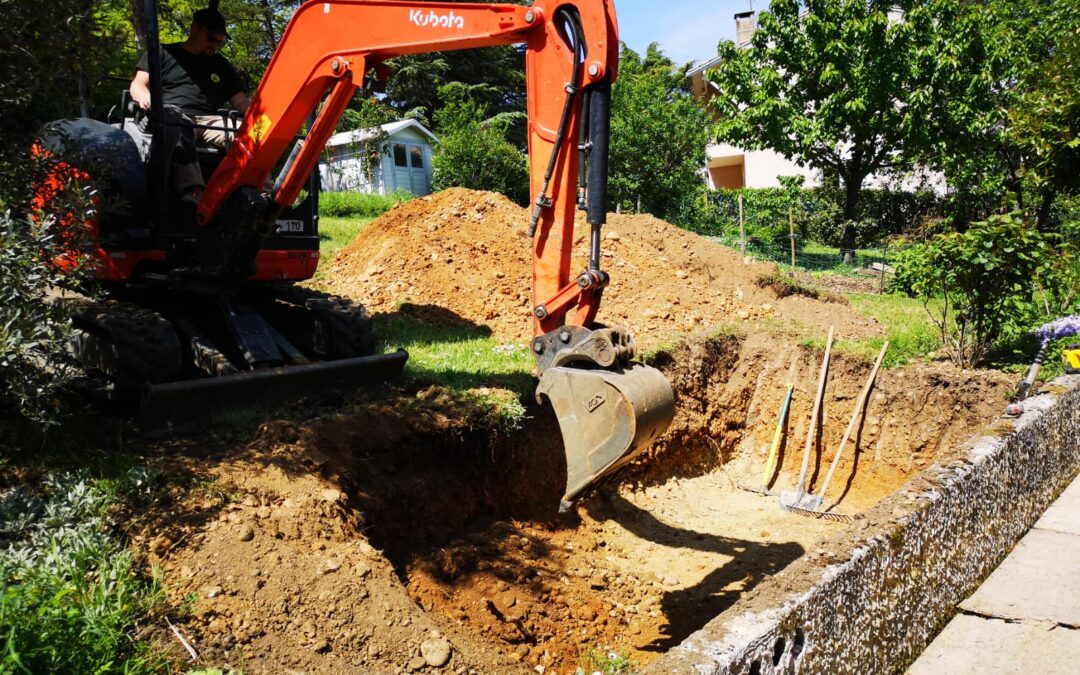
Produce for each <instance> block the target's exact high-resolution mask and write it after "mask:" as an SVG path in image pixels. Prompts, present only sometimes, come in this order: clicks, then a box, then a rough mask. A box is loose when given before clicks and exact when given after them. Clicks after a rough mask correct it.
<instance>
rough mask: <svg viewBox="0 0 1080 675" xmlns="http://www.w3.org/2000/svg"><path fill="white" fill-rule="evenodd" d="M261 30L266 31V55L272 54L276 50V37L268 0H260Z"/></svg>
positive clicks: (272, 11)
mask: <svg viewBox="0 0 1080 675" xmlns="http://www.w3.org/2000/svg"><path fill="white" fill-rule="evenodd" d="M262 14H263V30H265V31H266V47H267V53H269V54H273V53H274V50H275V49H277V43H278V40H277V35H276V33H275V31H274V10H273V8H271V7H270V0H262Z"/></svg>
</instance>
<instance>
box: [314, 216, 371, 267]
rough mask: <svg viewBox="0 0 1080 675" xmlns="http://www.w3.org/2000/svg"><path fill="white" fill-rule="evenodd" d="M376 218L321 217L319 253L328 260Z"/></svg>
mask: <svg viewBox="0 0 1080 675" xmlns="http://www.w3.org/2000/svg"><path fill="white" fill-rule="evenodd" d="M373 220H375V217H374V216H372V217H368V218H359V217H349V218H338V217H329V216H321V217H320V218H319V251H320V252H321V253H322V256H323V257H325V258H326V259H327V260H329V259H330V256H331V255H332V254H333V253H334V252H335V251H337V250H338V249H339V248H342V247H344V246H345V245H346V244H348V243H349V242H350V241H352V240H353V239H355V238H356V235H358V234H360V231H361V230H363V229H364V228H365V227H367V225H368V223H370V222H371V221H373Z"/></svg>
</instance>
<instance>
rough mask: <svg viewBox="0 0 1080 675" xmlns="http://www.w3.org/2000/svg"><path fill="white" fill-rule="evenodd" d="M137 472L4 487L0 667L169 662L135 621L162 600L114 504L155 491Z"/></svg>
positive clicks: (147, 667) (58, 477)
mask: <svg viewBox="0 0 1080 675" xmlns="http://www.w3.org/2000/svg"><path fill="white" fill-rule="evenodd" d="M152 482H153V480H152V477H151V476H149V475H148V473H147V472H146V471H145V470H140V469H132V470H129V471H128V472H126V473H125V474H124V475H123V476H121V477H119V478H115V479H111V480H110V479H100V478H98V479H94V478H91V477H89V476H88V475H87V474H85V473H50V474H47V475H46V476H45V478H44V479H43V480H42V481H41V483H40V485H39V486H38V487H36V488H31V487H28V485H27V483H26V482H25V481H20V482H19V483H18V484H17V485H16V486H15V487H12V488H8V489H6V490H3V491H0V577H2V578H3V581H4V588H3V591H2V594H0V640H3V653H2V655H0V673H16V672H19V673H59V672H64V673H101V672H124V673H155V672H166V671H167V670H168V669H169V665H168V662H167V661H166V660H165V659H164V658H163V657H160V656H155V655H154V654H152V653H151V652H150V649H149V647H148V646H147V645H146V644H144V643H139V642H137V640H136V636H135V633H134V624H135V621H136V620H137V619H140V618H142V617H143V616H145V615H147V614H149V613H151V612H152V611H154V610H155V608H157V607H158V606H160V605H161V603H163V602H164V594H163V592H162V590H161V588H160V586H159V585H158V583H157V581H156V580H147V579H145V578H143V577H141V576H140V575H139V574H138V572H137V570H136V567H135V562H134V560H133V558H132V556H131V553H130V552H129V551H128V550H127V549H126V548H125V547H124V546H123V544H122V543H121V541H120V540H119V538H118V537H117V536H116V535H115V533H114V531H113V528H112V524H111V523H110V522H109V519H108V515H107V512H108V508H109V506H110V505H111V504H112V503H113V501H114V500H115V499H116V498H117V497H118V496H120V495H121V494H124V493H127V492H129V491H133V490H147V489H150V487H149V486H150V485H151V484H152Z"/></svg>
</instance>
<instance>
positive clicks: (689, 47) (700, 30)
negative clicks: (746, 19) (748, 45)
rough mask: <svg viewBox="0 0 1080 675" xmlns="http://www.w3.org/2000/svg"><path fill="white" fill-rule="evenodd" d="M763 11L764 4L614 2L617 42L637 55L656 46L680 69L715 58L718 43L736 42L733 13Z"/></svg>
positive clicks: (739, 0)
mask: <svg viewBox="0 0 1080 675" xmlns="http://www.w3.org/2000/svg"><path fill="white" fill-rule="evenodd" d="M766 7H768V1H767V0H615V14H616V15H617V16H618V19H619V39H620V40H622V41H623V42H625V43H626V44H628V45H629V46H630V48H631V49H633V50H634V51H636V52H638V53H644V52H645V48H646V47H648V46H649V43H650V42H659V43H660V48H661V49H662V50H663V52H664V53H665V54H667V55H668V57H669V58H671V60H672V61H674V62H675V63H677V64H679V65H682V64H683V63H685V62H686V61H703V60H705V59H707V58H709V57H711V56H714V55H715V54H716V43H717V42H719V41H720V40H722V39H724V38H727V39H729V40H733V39H735V19H734V16H735V14H736V13H738V12H746V11H749V10H751V9H755V10H761V9H764V8H766Z"/></svg>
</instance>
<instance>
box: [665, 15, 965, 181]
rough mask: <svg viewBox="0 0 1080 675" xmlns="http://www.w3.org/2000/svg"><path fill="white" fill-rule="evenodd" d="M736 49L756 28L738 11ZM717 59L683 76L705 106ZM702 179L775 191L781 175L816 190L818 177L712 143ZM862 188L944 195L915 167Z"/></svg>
mask: <svg viewBox="0 0 1080 675" xmlns="http://www.w3.org/2000/svg"><path fill="white" fill-rule="evenodd" d="M890 17H891V18H892V20H894V21H899V20H900V13H899V11H898V10H896V11H894V12H893V13H891V14H890ZM735 29H736V46H737V47H739V48H748V47H749V46H750V38H751V37H753V35H754V31H755V30H756V29H757V15H756V13H755V12H741V13H739V14H736V15H735ZM720 60H721V59H720V57H713V58H711V59H709V60H707V61H704V62H702V63H699V64H697V65H696V66H695V67H694V68H692V69H691V70H689V71H688V72H687V74H686V77H687V81H688V83H689V85H690V88H691V90H692V91H693V93H694V96H696V97H697V98H698V99H699V100H701V101H702V102H704V103H708V102H709V100H710V99H711V98H712V97H713V96H714V95H715V94H716V85H715V84H713V83H712V82H710V81H709V80H708V79H707V78H706V77H705V73H706V71H708V70H711V69H713V68H715V67H716V66H718V65H719V64H720ZM703 174H704V178H705V182H706V184H707V185H708V186H709V188H711V189H713V190H716V189H739V188H778V187H783V186H782V185H781V184H780V178H781V177H782V176H802V177H803V179H804V180H803V186H804V187H819V186H820V185H821V174H820V172H819V171H817V170H815V169H812V168H810V167H805V166H802V165H800V164H798V163H797V162H795V161H793V160H790V159H788V158H786V157H784V156H783V155H782V154H780V153H779V152H776V151H774V150H768V149H765V150H748V149H746V148H741V147H739V146H738V145H730V144H726V143H712V144H710V145H709V146H708V147H707V148H706V160H705V167H704V171H703ZM863 187H864V188H871V189H872V188H888V189H900V190H907V191H915V190H919V189H930V190H933V191H934V192H936V193H937V194H939V195H942V194H945V192H946V191H947V185H946V182H945V177H944V175H942V174H941V173H940V172H935V171H929V170H927V169H925V168H923V167H916V168H915V170H913V171H911V172H910V173H909V174H907V175H903V176H901V177H899V178H895V177H888V176H879V175H875V174H871V175H869V176H867V177H866V180H865V182H864V183H863Z"/></svg>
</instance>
